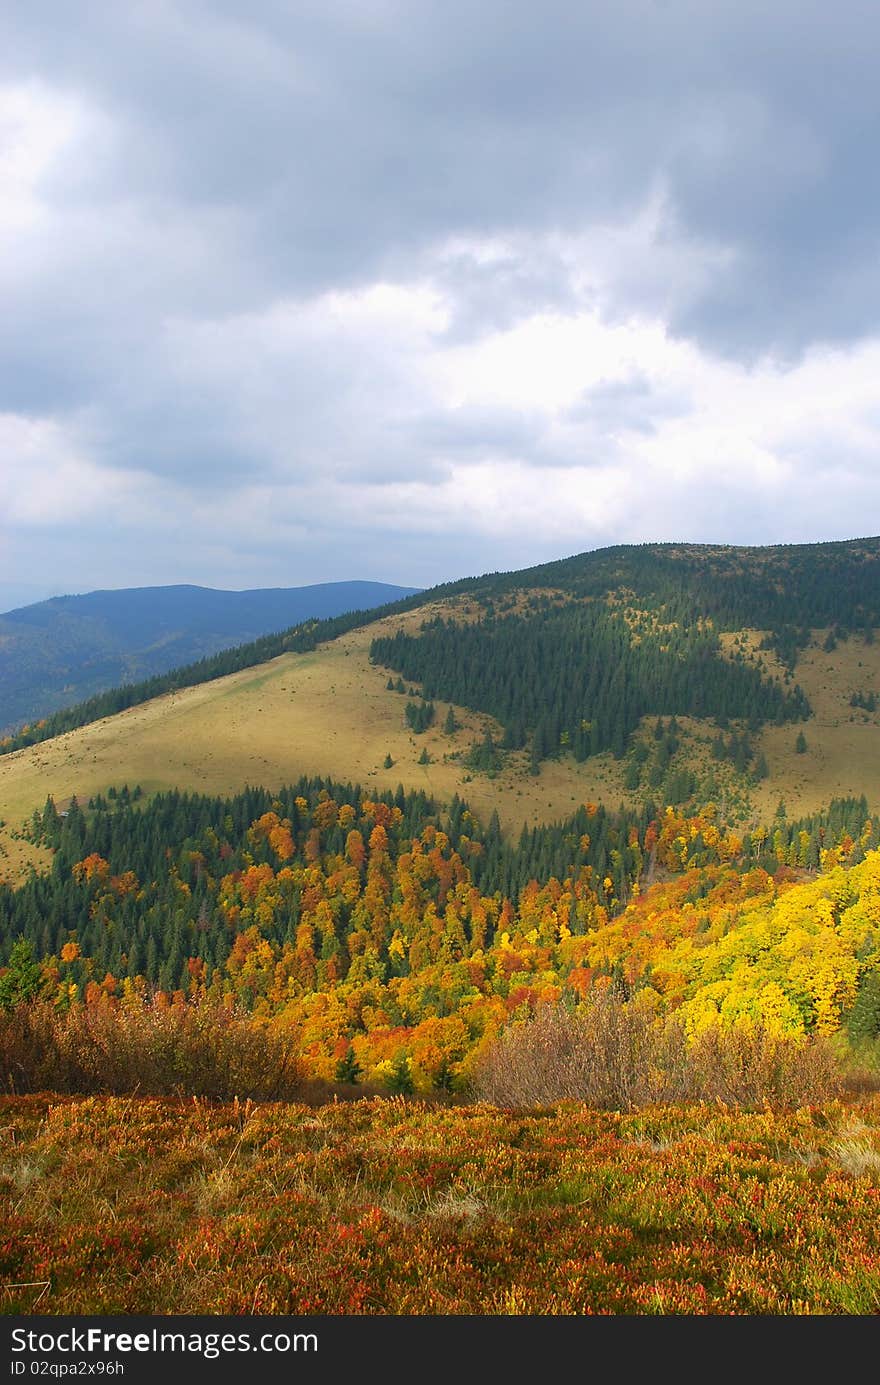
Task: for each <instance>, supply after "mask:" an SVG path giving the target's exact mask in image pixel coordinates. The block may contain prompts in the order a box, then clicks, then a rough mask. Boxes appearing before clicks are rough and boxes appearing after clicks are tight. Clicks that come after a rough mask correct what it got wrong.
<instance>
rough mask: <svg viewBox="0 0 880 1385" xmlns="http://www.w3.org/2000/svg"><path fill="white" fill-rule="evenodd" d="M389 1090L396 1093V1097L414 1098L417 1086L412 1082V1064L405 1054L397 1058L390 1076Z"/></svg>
mask: <svg viewBox="0 0 880 1385" xmlns="http://www.w3.org/2000/svg"><path fill="white" fill-rule="evenodd" d="M387 1085H388V1090H389V1091H390V1092H394V1093H395V1095H396V1096H412V1094H413V1092H414V1091H415V1086H414V1084H413V1080H412V1071H411V1069H410V1062H409V1059H408V1058H407V1056H406V1054H405V1053H400V1054H398V1056H397V1057H396V1058H395V1060H394V1063H393V1064H392V1067H391V1072H390V1073H389V1074H388V1084H387Z"/></svg>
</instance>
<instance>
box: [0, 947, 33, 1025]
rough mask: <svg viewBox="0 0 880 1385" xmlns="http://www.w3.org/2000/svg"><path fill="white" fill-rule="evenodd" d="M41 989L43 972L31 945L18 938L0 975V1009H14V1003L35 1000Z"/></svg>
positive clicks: (19, 1003)
mask: <svg viewBox="0 0 880 1385" xmlns="http://www.w3.org/2000/svg"><path fill="white" fill-rule="evenodd" d="M42 989H43V973H42V971H41V970H40V965H39V963H38V962H36V961H35V960H34V949H33V945H32V944H31V943H30V942H29V941H28V939H27V938H24V937H22V938H19V939H18V941H17V942H16V943H14V944H13V947H12V951H11V952H10V954H9V964H8V966H7V968H6V971H5V972H4V973H3V975H2V976H0V1010H14V1009H15V1007H16V1005H22V1004H27V1002H28V1001H31V1000H36V998H37V996H38V995H39V994H40V991H41V990H42Z"/></svg>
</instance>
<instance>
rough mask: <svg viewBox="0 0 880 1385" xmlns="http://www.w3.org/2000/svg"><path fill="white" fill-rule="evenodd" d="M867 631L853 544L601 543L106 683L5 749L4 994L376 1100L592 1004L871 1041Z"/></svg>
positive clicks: (0, 938) (878, 599)
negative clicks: (146, 1004) (134, 1007)
mask: <svg viewBox="0 0 880 1385" xmlns="http://www.w3.org/2000/svg"><path fill="white" fill-rule="evenodd" d="M878 624H880V540H878V539H874V538H870V539H860V540H853V541H848V542H844V543H831V544H817V545H797V546H779V547H773V548H755V549H743V548H728V547H712V546H704V545H642V546H637V547H619V548H614V549H606V550H602V551H599V552H597V553H588V554H582V555H578V556H576V557H574V558H569V559H565V560H562V561H560V562H558V563H553V564H547V565H543V566H542V567H539V568H533V569H529V570H525V571H522V572H513V573H492V574H486V575H484V576H482V577H475V578H466V579H462V580H461V581H459V582H456V583H451V584H447V585H446V586H443V587H438V588H434V589H433V590H431V591H427V592H418V593H415V594H412V595H409V596H407V597H404V598H403V599H401V600H399V601H396V602H391V603H388V604H386V605H384V606H382V607H381V608H377V609H375V610H372V611H367V610H363V609H360V610H356V611H350V612H347V613H343V614H340V615H336V616H332V617H329V618H327V619H314V618H312V619H307V620H304V621H301V622H300V623H299V624H297V625H294V626H291V627H290V628H288V629H287V630H281V631H278V632H277V633H274V634H272V635H270V636H262V637H260V638H259V639H258V640H256V641H254V642H253V643H251V644H250V645H242V646H240V647H238V648H237V649H235V650H231V651H229V650H227V651H221V652H220V653H217V654H213V655H210V656H208V657H206V658H203V659H202V660H200V661H198V662H196V663H194V664H192V665H189V666H187V667H184V668H180V669H177V670H175V671H173V672H171V673H166V674H162V675H158V676H156V677H154V678H152V679H149V680H146V681H144V682H142V683H140V684H137V685H131V686H129V687H128V688H125V689H115V690H111V691H108V692H107V693H102V694H100V695H98V696H96V697H94V698H92V699H91V700H89V701H87V702H86V703H84V704H81V705H80V706H78V707H74V708H70V709H68V710H66V711H64V712H62V713H57V714H55V715H54V716H50V717H49V718H47V719H46V721H45V723H43V724H38V725H36V726H34V727H32V728H30V729H29V731H28V732H27V733H25V734H22V735H19V736H16V737H11V738H8V739H7V740H6V741H5V742H3V743H0V751H2V753H0V982H3V984H4V985H6V986H11V985H13V984H14V985H15V986H18V985H19V984H20V985H21V986H23V987H25V988H27V987H28V986H30V985H31V984H32V983H33V984H36V981H35V980H34V978H33V975H32V973H31V972H29V971H28V967H29V966H30V967H34V966H36V965H37V964H36V963H33V962H29V961H28V956H27V955H25V950H22V949H26V950H29V955H32V956H33V957H35V958H37V959H38V960H39V964H40V965H41V966H42V968H43V971H42V973H41V975H42V977H43V983H44V984H45V986H46V987H47V988H51V994H52V995H53V996H54V997H55V999H56V1003H57V1005H58V1007H59V1012H61V1011H64V1012H65V1013H66V1010H65V1007H67V1006H71V1005H72V1002H73V1001H76V1002H77V1004H78V1003H79V1001H81V1000H84V1001H85V1003H86V1005H88V1006H90V1007H92V1009H93V1010H97V1009H98V1008H100V1007H101V1006H103V1005H104V1004H105V1002H106V1001H107V1000H108V998H110V999H111V1000H112V998H113V997H121V996H127V997H128V999H129V1001H133V1000H134V998H135V997H136V996H137V995H139V994H141V995H143V996H149V995H150V994H152V992H153V990H154V988H158V990H159V991H160V992H161V993H162V995H163V996H164V997H165V999H166V1000H169V999H172V998H173V997H174V996H177V997H178V1000H177V1003H178V1004H182V1001H183V998H186V997H197V996H199V997H213V999H214V1000H215V1001H217V1002H222V1004H223V1005H236V1006H238V1007H239V1008H240V1009H241V1010H242V1011H253V1012H254V1013H255V1014H257V1015H258V1016H259V1017H260V1019H261V1021H262V1020H263V1019H265V1018H267V1017H270V1016H276V1015H277V1016H279V1017H283V1018H284V1022H285V1024H287V1025H288V1026H289V1032H290V1033H291V1034H294V1035H295V1036H296V1042H297V1045H298V1047H299V1052H300V1055H301V1057H302V1060H303V1062H304V1063H305V1064H306V1067H307V1069H308V1071H309V1073H310V1074H311V1076H312V1077H314V1078H319V1079H321V1080H323V1081H328V1082H329V1081H341V1080H342V1078H341V1077H340V1076H339V1074H340V1073H343V1074H345V1073H348V1074H349V1076H348V1077H347V1078H346V1079H345V1080H348V1081H350V1080H351V1073H352V1072H354V1071H355V1070H356V1069H357V1068H358V1067H360V1069H361V1070H362V1071H363V1073H365V1074H366V1076H367V1077H368V1079H369V1080H370V1081H372V1082H377V1083H392V1082H393V1083H397V1084H398V1085H397V1086H396V1087H393V1088H392V1089H393V1090H400V1091H403V1090H404V1089H405V1088H404V1086H403V1085H400V1084H403V1083H404V1082H405V1081H406V1082H411V1081H415V1082H416V1085H417V1086H418V1088H419V1089H420V1090H423V1091H427V1090H430V1089H433V1088H434V1087H436V1088H438V1089H439V1090H448V1087H449V1085H450V1084H460V1085H462V1084H465V1083H466V1082H467V1081H468V1080H469V1077H470V1074H471V1073H472V1072H473V1071H474V1064H476V1063H477V1062H478V1060H479V1058H480V1054H481V1052H482V1049H483V1046H484V1041H489V1042H493V1041H494V1040H493V1035H495V1034H496V1033H497V1032H498V1031H499V1029H500V1028H501V1026H502V1025H504V1024H506V1023H507V1020H508V1019H509V1017H511V1016H519V1017H520V1018H522V1017H524V1016H525V1015H526V1014H529V1013H531V1012H532V1011H533V1010H534V1009H535V1007H537V1006H538V1005H539V1004H540V1003H541V1002H542V1001H543V1000H554V999H559V998H561V997H567V998H568V999H570V1000H571V1001H572V1002H575V1001H577V1000H578V999H588V998H589V997H590V995H591V994H592V993H593V992H594V991H595V987H596V985H599V986H600V987H604V988H608V987H611V988H612V989H611V994H612V995H614V996H617V998H618V1000H619V1002H620V1003H621V1004H628V1003H629V1000H630V999H631V998H634V999H635V1000H637V1001H638V1005H637V1008H636V1011H635V1012H634V1013H637V1014H642V1015H648V1014H651V1015H657V1016H660V1017H668V1018H669V1019H675V1017H676V1016H678V1018H679V1019H683V1020H685V1021H686V1022H687V1025H689V1026H691V1027H692V1028H693V1030H694V1032H698V1031H702V1030H703V1028H704V1027H705V1026H706V1025H715V1024H716V1023H717V1024H722V1025H727V1026H731V1025H732V1026H734V1027H735V1028H736V1033H737V1034H739V1032H740V1030H739V1028H737V1026H741V1025H744V1024H747V1023H749V1024H750V1023H752V1022H753V1021H757V1022H759V1023H761V1024H767V1025H768V1026H770V1029H771V1030H772V1033H774V1034H775V1033H780V1032H781V1033H784V1034H786V1035H789V1036H790V1037H792V1038H793V1040H795V1041H796V1045H797V1043H799V1042H800V1040H801V1039H802V1038H807V1037H811V1036H814V1035H819V1036H831V1037H835V1038H837V1037H839V1036H841V1035H842V1034H843V1033H844V1031H846V1032H847V1033H849V1034H850V1035H852V1036H853V1037H854V1038H859V1037H861V1038H865V1039H867V1040H870V1041H871V1042H873V1041H874V1040H875V1039H876V1038H878V1037H880V925H878V914H877V909H876V901H877V897H878V885H880V736H878V725H880V721H878V718H880V641H877V639H876V637H875V631H876V627H877V625H878ZM50 865H51V870H50V869H48V867H49V866H50ZM19 939H21V940H22V941H21V945H20V946H19V941H18V940H19ZM16 947H19V951H18V952H15V953H14V949H15V948H16ZM6 963H8V964H9V966H10V971H11V972H12V980H11V981H6V980H5V976H6V973H4V972H3V970H2V967H3V965H4V964H6ZM13 963H14V967H13ZM16 977H18V980H16ZM29 977H30V979H29ZM643 993H644V994H643ZM163 1003H164V1002H163ZM0 1005H2V995H0ZM71 1013H75V1006H73V1007H72V1009H71ZM74 1022H75V1021H74ZM737 1051H738V1050H737ZM798 1051H799V1050H798ZM734 1057H735V1053H734ZM736 1061H738V1059H737V1060H736ZM37 1077H39V1073H38V1074H37ZM37 1077H35V1078H34V1081H36V1080H37Z"/></svg>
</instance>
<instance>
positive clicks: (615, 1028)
mask: <svg viewBox="0 0 880 1385" xmlns="http://www.w3.org/2000/svg"><path fill="white" fill-rule="evenodd" d="M839 1087H840V1076H839V1071H838V1066H837V1062H836V1060H835V1057H834V1054H833V1052H832V1049H831V1047H830V1046H829V1045H828V1044H826V1043H825V1042H823V1041H820V1040H811V1041H808V1042H804V1041H803V1040H798V1039H794V1038H788V1037H785V1036H779V1035H774V1034H771V1033H770V1032H769V1031H768V1030H766V1029H764V1028H763V1027H761V1026H760V1025H754V1026H749V1027H747V1028H746V1027H741V1026H737V1027H732V1028H722V1027H721V1026H718V1027H716V1028H712V1029H709V1030H707V1031H705V1032H704V1033H703V1034H701V1035H699V1036H698V1037H697V1038H696V1039H694V1040H690V1039H689V1038H688V1036H687V1034H686V1033H685V1030H684V1026H683V1025H682V1024H681V1022H680V1021H679V1020H677V1019H676V1018H675V1017H674V1016H673V1017H671V1018H670V1019H667V1020H660V1019H657V1017H656V1016H655V1014H654V1012H653V1011H652V1010H651V1008H650V1007H649V1006H647V1005H644V1004H643V1003H641V1002H640V1001H639V999H638V998H636V999H635V1000H633V1001H626V1000H624V999H623V998H622V997H621V996H620V995H619V994H616V993H615V991H614V989H613V988H611V987H604V988H602V989H597V990H596V991H595V992H594V993H593V995H592V997H591V999H590V1002H589V1004H588V1005H586V1006H585V1007H583V1008H580V1009H577V1010H573V1009H569V1008H567V1007H566V1006H564V1005H545V1006H541V1007H539V1009H538V1010H537V1012H536V1013H535V1015H534V1017H533V1018H531V1019H530V1020H527V1021H525V1022H519V1023H514V1024H512V1025H510V1026H509V1027H508V1028H507V1029H505V1030H504V1031H502V1033H501V1035H500V1036H499V1038H498V1039H497V1040H496V1042H495V1044H494V1045H493V1046H492V1047H491V1048H490V1049H489V1050H488V1051H487V1052H486V1054H485V1055H484V1056H483V1058H482V1059H481V1061H480V1063H479V1064H478V1065H477V1068H476V1071H475V1077H474V1094H475V1095H476V1096H477V1097H478V1098H480V1099H482V1100H484V1101H489V1102H492V1103H493V1104H494V1105H497V1106H508V1107H510V1106H514V1107H523V1106H547V1105H551V1104H553V1103H555V1102H558V1101H566V1100H568V1101H582V1102H585V1103H586V1104H587V1105H589V1106H594V1107H598V1108H600V1109H605V1110H620V1111H627V1110H633V1109H634V1108H635V1107H639V1106H645V1105H651V1104H653V1103H657V1102H681V1101H721V1102H724V1103H725V1104H727V1105H729V1106H736V1107H760V1106H762V1105H764V1104H765V1102H769V1103H771V1104H774V1105H777V1106H783V1107H796V1106H800V1105H803V1104H805V1103H806V1102H818V1101H822V1100H825V1099H827V1098H829V1097H830V1096H832V1095H835V1094H836V1093H837V1092H838V1090H839Z"/></svg>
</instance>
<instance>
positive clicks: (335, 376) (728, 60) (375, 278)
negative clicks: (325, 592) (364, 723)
mask: <svg viewBox="0 0 880 1385" xmlns="http://www.w3.org/2000/svg"><path fill="white" fill-rule="evenodd" d="M878 69H880V8H878V6H877V5H876V3H875V0H837V3H836V4H835V5H834V6H829V5H828V4H827V0H820V2H816V0H774V3H773V4H771V5H768V4H767V3H766V0H760V2H759V0H712V3H711V4H706V3H705V0H613V3H612V0H601V2H600V0H542V3H541V4H540V5H538V4H536V3H534V0H480V3H479V4H475V3H474V0H400V2H398V0H316V2H315V3H313V2H312V0H296V3H295V4H294V3H284V0H249V3H248V4H247V5H243V4H241V3H232V0H227V2H224V0H215V2H214V3H206V2H204V0H179V3H171V2H170V0H144V3H139V0H127V3H126V4H123V5H120V4H119V3H118V0H106V2H105V0H79V3H77V5H75V6H72V5H70V4H69V3H68V2H67V0H58V2H57V3H51V2H50V0H26V3H25V2H24V0H6V3H5V4H4V5H3V6H2V7H0V611H2V610H5V609H9V608H11V607H12V606H15V605H21V604H24V603H26V602H28V601H35V600H40V599H42V598H44V597H46V596H48V595H52V594H60V593H64V592H79V591H89V590H93V589H95V588H102V587H125V586H141V585H153V584H166V583H172V582H194V583H198V584H200V585H205V586H215V587H227V588H235V589H240V588H246V587H260V586H297V585H302V584H305V583H309V582H324V581H334V580H347V579H353V578H362V579H367V578H368V579H372V580H380V581H387V582H399V583H402V584H407V585H414V586H428V585H432V584H434V583H436V582H440V581H444V580H447V579H452V578H455V577H460V576H468V575H473V574H476V573H481V572H486V571H496V570H500V569H511V568H520V567H525V566H529V565H532V564H534V563H538V562H543V561H547V560H549V559H552V558H557V557H563V556H567V555H568V554H572V553H578V552H583V551H585V550H587V549H593V548H598V547H603V546H605V545H607V544H616V543H638V542H645V541H651V540H689V541H701V542H712V543H746V544H762V543H794V542H813V541H819V540H827V539H841V538H852V537H859V536H864V535H867V534H876V533H878V532H880V180H878V178H877V173H876V169H877V148H878V137H880V83H878V81H877V71H878Z"/></svg>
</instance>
